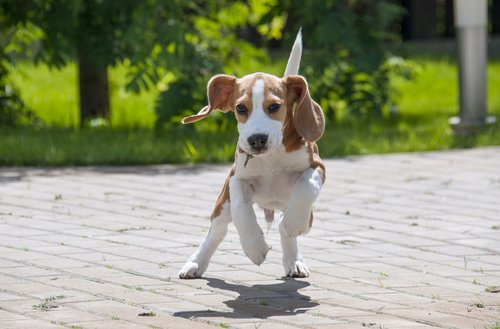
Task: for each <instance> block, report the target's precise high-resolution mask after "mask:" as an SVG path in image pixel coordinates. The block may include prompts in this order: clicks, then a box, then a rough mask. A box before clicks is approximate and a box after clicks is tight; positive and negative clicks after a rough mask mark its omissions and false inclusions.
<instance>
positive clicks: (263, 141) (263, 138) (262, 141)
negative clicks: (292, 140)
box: [247, 134, 269, 153]
mask: <svg viewBox="0 0 500 329" xmlns="http://www.w3.org/2000/svg"><path fill="white" fill-rule="evenodd" d="M268 139H269V135H265V134H254V135H252V136H250V137H248V139H247V142H248V145H250V147H251V148H252V151H254V152H256V153H260V152H263V151H265V150H266V149H267V141H268Z"/></svg>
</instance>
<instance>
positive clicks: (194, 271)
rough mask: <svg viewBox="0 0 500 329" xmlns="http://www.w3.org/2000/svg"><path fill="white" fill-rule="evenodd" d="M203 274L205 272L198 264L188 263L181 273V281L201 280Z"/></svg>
mask: <svg viewBox="0 0 500 329" xmlns="http://www.w3.org/2000/svg"><path fill="white" fill-rule="evenodd" d="M203 272H205V270H204V269H202V268H200V266H199V265H198V264H197V263H195V262H187V263H186V264H184V266H183V267H182V269H181V270H180V271H179V278H181V279H196V278H201V275H202V274H203Z"/></svg>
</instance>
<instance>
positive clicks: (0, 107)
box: [0, 12, 40, 126]
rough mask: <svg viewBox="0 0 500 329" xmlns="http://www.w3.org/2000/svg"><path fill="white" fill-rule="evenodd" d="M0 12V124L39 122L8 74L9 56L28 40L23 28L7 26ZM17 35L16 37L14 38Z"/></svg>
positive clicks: (27, 34) (22, 46)
mask: <svg viewBox="0 0 500 329" xmlns="http://www.w3.org/2000/svg"><path fill="white" fill-rule="evenodd" d="M2 17H3V15H1V12H0V126H17V125H21V124H37V125H39V124H40V120H39V119H38V117H37V116H36V115H35V114H34V113H33V112H32V111H31V110H30V109H29V108H28V107H27V106H26V104H25V103H24V102H23V100H22V99H21V98H20V96H19V90H18V89H17V88H16V86H15V84H14V83H13V82H12V79H11V76H10V70H9V68H10V63H11V62H12V59H11V57H12V56H13V54H14V53H15V52H16V51H18V50H19V49H24V48H25V46H26V43H29V42H30V39H31V36H32V35H31V34H30V33H27V32H26V30H25V29H15V28H13V27H7V26H6V24H5V22H4V20H3V18H2ZM16 36H17V38H16Z"/></svg>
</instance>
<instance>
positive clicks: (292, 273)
mask: <svg viewBox="0 0 500 329" xmlns="http://www.w3.org/2000/svg"><path fill="white" fill-rule="evenodd" d="M283 265H284V267H285V273H286V276H288V277H291V278H307V277H308V276H309V274H310V273H309V269H308V268H307V265H306V264H305V263H304V262H303V261H300V260H296V261H292V262H285V263H284V264H283Z"/></svg>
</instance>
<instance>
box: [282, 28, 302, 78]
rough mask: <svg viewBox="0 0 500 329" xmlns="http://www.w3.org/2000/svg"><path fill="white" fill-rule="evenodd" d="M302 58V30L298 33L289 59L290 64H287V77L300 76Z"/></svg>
mask: <svg viewBox="0 0 500 329" xmlns="http://www.w3.org/2000/svg"><path fill="white" fill-rule="evenodd" d="M301 57H302V29H300V30H299V33H297V37H296V38H295V42H294V43H293V46H292V51H291V52H290V57H288V63H287V64H286V69H285V77H286V76H288V75H292V74H299V67H300V59H301Z"/></svg>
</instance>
